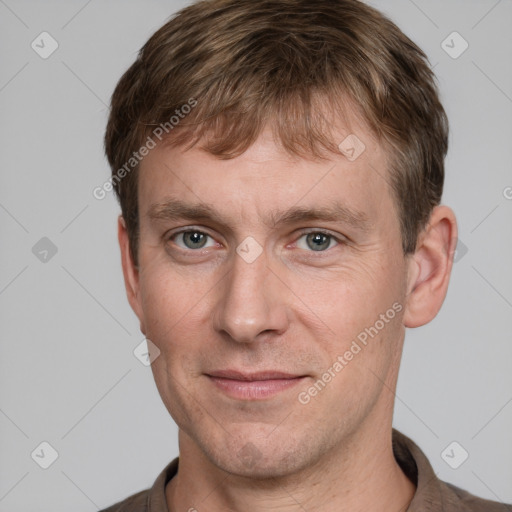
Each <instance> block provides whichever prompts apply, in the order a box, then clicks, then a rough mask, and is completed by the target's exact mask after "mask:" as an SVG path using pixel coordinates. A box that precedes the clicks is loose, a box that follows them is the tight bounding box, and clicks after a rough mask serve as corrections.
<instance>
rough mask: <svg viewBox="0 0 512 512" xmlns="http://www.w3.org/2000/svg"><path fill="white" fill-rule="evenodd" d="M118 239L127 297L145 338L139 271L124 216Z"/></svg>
mask: <svg viewBox="0 0 512 512" xmlns="http://www.w3.org/2000/svg"><path fill="white" fill-rule="evenodd" d="M117 238H118V240H119V247H120V249H121V264H122V266H123V276H124V286H125V288H126V296H127V297H128V302H129V303H130V306H131V307H132V309H133V311H134V313H135V314H136V315H137V317H138V319H139V322H140V330H141V332H142V334H144V336H145V335H146V326H145V322H144V312H143V308H142V301H141V296H140V286H139V269H138V268H137V267H136V266H135V264H134V262H133V258H132V254H131V251H130V241H129V238H128V232H127V230H126V223H125V221H124V219H123V216H122V215H119V218H118V220H117Z"/></svg>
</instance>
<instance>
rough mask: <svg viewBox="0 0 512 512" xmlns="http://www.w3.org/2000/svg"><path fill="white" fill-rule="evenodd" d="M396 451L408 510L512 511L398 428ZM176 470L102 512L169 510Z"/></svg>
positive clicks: (170, 467)
mask: <svg viewBox="0 0 512 512" xmlns="http://www.w3.org/2000/svg"><path fill="white" fill-rule="evenodd" d="M393 453H394V455H395V459H396V460H397V462H398V464H399V465H400V467H401V468H402V470H403V472H404V473H405V474H406V475H407V477H408V478H409V479H410V480H411V481H412V482H413V483H414V484H415V485H416V492H415V494H414V498H413V500H412V502H411V504H410V505H409V508H408V509H407V512H459V511H464V512H512V505H506V504H504V503H499V502H496V501H488V500H484V499H481V498H478V497H476V496H473V495H472V494H470V493H469V492H467V491H464V490H462V489H459V488H458V487H455V486H454V485H452V484H449V483H446V482H442V481H441V480H439V479H438V478H437V477H436V475H435V473H434V470H433V469H432V466H431V465H430V463H429V461H428V459H427V457H426V455H425V454H424V453H423V452H422V451H421V450H420V449H419V448H418V446H417V445H416V444H415V443H414V442H413V441H411V440H410V439H409V438H408V437H406V436H404V435H403V434H401V433H400V432H398V431H397V430H393ZM177 471H178V459H177V458H176V459H174V460H173V461H172V462H171V463H170V464H169V465H168V466H167V467H166V468H165V469H164V470H163V471H162V472H161V473H160V475H158V478H157V479H156V480H155V483H154V484H153V487H151V488H150V489H147V490H145V491H141V492H138V493H137V494H134V495H133V496H130V497H129V498H127V499H125V500H124V501H121V502H119V503H117V504H115V505H112V506H111V507H109V508H107V509H104V510H102V511H100V512H169V509H168V508H167V503H166V499H165V486H166V484H167V482H168V481H169V480H170V479H171V478H172V477H173V476H174V475H175V474H176V472H177ZM192 510H193V509H192Z"/></svg>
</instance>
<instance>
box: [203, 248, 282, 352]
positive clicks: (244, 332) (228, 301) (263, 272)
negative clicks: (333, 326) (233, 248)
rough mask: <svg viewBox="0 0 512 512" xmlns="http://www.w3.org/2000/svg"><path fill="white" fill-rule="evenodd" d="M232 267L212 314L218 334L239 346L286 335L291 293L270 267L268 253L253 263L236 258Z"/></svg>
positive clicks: (234, 256) (221, 287)
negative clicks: (289, 294) (237, 343)
mask: <svg viewBox="0 0 512 512" xmlns="http://www.w3.org/2000/svg"><path fill="white" fill-rule="evenodd" d="M231 265H232V267H231V270H230V272H229V273H228V274H227V275H226V277H225V279H224V280H223V282H222V285H221V286H220V288H219V298H218V300H217V303H216V307H215V309H214V312H213V327H214V328H215V330H216V331H217V332H220V333H223V334H225V335H227V336H229V338H230V339H232V340H234V341H236V342H239V343H250V342H254V341H257V340H260V339H262V338H263V337H265V336H268V335H276V334H282V333H284V332H285V331H286V329H287V328H288V325H289V317H288V307H287V291H288V290H287V288H286V286H285V284H284V283H283V282H282V281H281V280H280V278H279V277H278V276H277V275H276V273H275V272H274V271H272V270H271V269H270V268H269V267H268V265H267V258H266V257H265V253H262V254H261V255H260V256H259V257H258V258H257V259H256V260H255V261H253V262H251V263H248V262H247V261H245V260H244V259H243V258H242V257H240V256H239V255H238V254H235V255H233V262H232V263H231Z"/></svg>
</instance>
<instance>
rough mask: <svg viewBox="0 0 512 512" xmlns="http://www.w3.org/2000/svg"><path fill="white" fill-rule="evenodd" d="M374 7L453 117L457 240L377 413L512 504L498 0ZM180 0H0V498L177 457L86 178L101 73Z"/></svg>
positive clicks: (18, 511) (503, 54) (25, 498)
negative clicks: (443, 286) (432, 302)
mask: <svg viewBox="0 0 512 512" xmlns="http://www.w3.org/2000/svg"><path fill="white" fill-rule="evenodd" d="M373 3H374V5H376V6H377V7H379V8H380V9H382V10H384V11H385V12H387V13H388V14H389V15H390V16H391V17H392V18H393V19H394V20H395V21H396V22H397V23H398V25H399V26H400V27H401V28H402V29H403V30H404V31H405V32H406V33H407V34H408V35H409V36H410V37H412V38H413V39H414V40H415V41H416V42H417V43H418V44H419V45H420V46H421V47H422V48H424V50H425V51H426V52H427V54H428V56H429V58H430V60H431V62H432V65H434V66H435V71H436V73H437V75H438V77H439V81H440V87H441V91H442V96H443V101H444V103H445V106H446V108H447V111H448V115H449V117H450V121H451V148H450V153H449V157H448V160H447V179H446V189H445V194H444V198H443V199H444V200H443V202H444V203H445V204H448V205H450V206H452V207H453V208H454V210H455V212H456V214H457V217H458V221H459V229H460V234H459V238H460V242H461V243H460V244H459V252H458V254H457V258H458V261H457V263H456V264H455V266H454V270H453V276H452V282H451V285H450V289H449V292H448V296H447V299H446V301H445V304H444V306H443V309H442V310H441V312H440V314H439V315H438V317H437V318H436V319H435V320H434V321H433V322H432V323H431V324H429V325H427V326H425V327H422V328H419V329H415V330H409V331H408V332H407V337H406V347H405V352H404V358H403V363H402V368H401V374H400V379H399V385H398V391H397V400H396V411H395V421H394V423H395V426H396V427H397V428H399V429H400V430H402V431H403V432H404V433H406V434H407V435H409V436H410V437H412V438H413V440H415V441H416V442H417V443H418V444H419V445H420V446H421V447H422V449H423V450H424V451H425V452H426V453H427V455H428V456H429V458H430V460H431V463H432V465H433V466H434V469H435V470H436V472H437V474H438V475H439V477H440V478H442V479H445V480H449V481H451V482H453V483H455V484H456V485H460V486H462V487H465V488H467V489H469V490H470V491H472V492H473V493H476V494H478V495H481V496H483V497H487V498H491V499H499V500H504V501H508V502H512V441H511V432H512V372H511V370H510V366H511V365H510V362H511V360H512V343H511V341H512V339H511V338H512V335H511V325H512V323H511V318H512V314H511V313H512V270H511V268H512V267H511V264H510V263H511V261H512V229H511V220H512V200H511V199H510V198H511V197H512V188H507V187H512V172H511V163H512V144H511V141H512V127H511V122H510V121H511V112H512V68H511V62H512V35H511V34H512V30H511V27H512V3H511V1H510V0H501V1H496V0H478V1H476V0H475V1H462V0H460V1H456V0H450V1H447V0H443V1H426V0H415V1H414V2H413V1H412V0H396V1H381V2H377V1H375V2H373ZM184 4H185V2H181V1H177V0H174V1H168V2H166V1H163V0H152V1H145V2H143V1H126V0H123V1H121V0H109V1H100V0H92V1H89V2H87V1H69V0H68V1H64V0H59V1H46V2H41V1H35V0H34V1H28V0H0V37H1V46H0V48H1V54H2V65H1V66H0V119H1V121H0V140H1V141H2V151H1V152H0V159H1V170H0V172H1V188H0V227H1V233H2V250H1V252H0V268H1V271H0V311H1V320H2V321H1V331H2V335H1V358H0V371H1V377H0V431H1V441H0V443H1V445H0V448H1V455H0V511H1V512H7V511H8V512H29V511H30V512H34V511H47V512H50V511H51V512H64V511H69V510H74V511H77V512H80V511H83V512H89V511H94V510H97V509H98V508H101V507H104V506H106V505H108V504H111V503H113V502H114V501H117V500H119V499H121V498H124V497H126V496H127V495H129V494H132V493H134V492H136V491H138V490H140V489H143V488H146V487H148V486H150V485H151V484H152V482H153V481H154V479H155V477H156V476H157V474H158V473H159V472H160V471H161V469H162V468H163V467H164V466H165V465H166V464H167V463H168V461H169V460H170V459H172V458H174V457H175V456H176V455H177V436H176V427H175V425H174V423H173V421H172V419H171V418H170V417H169V415H168V413H167V411H166V410H165V408H164V406H163V404H162V403H161V401H160V398H159V396H158V393H157V391H156V387H155V385H154V383H153V379H152V375H151V371H150V368H148V367H145V366H144V365H143V364H141V362H140V361H139V360H138V359H137V358H136V357H135V356H134V355H133V350H134V349H135V347H137V345H139V344H140V342H141V341H142V340H143V336H142V335H141V333H140V331H139V328H138V322H137V321H136V318H135V316H134V314H133V313H132V311H131V310H130V308H129V306H128V303H127V301H126V298H125V294H124V286H123V282H122V274H121V268H120V258H119V251H118V247H117V242H116V229H115V226H116V216H117V213H118V206H117V204H116V202H115V200H114V198H113V196H112V195H111V194H109V195H108V196H107V198H105V199H104V200H102V201H99V200H96V199H95V198H94V197H93V195H92V190H93V189H94V187H96V186H98V185H101V184H102V183H103V182H104V181H105V180H106V179H107V178H108V176H109V168H108V166H107V163H106V160H105V159H104V156H103V153H102V137H103V133H104V128H105V123H106V119H107V114H108V107H107V105H108V101H109V98H110V95H111V93H112V91H113V88H114V86H115V84H116V82H117V80H118V79H119V78H120V76H121V74H122V72H123V71H124V70H125V69H126V68H127V67H128V66H129V65H130V64H131V62H132V61H133V60H134V58H135V56H136V52H137V51H138V49H139V48H140V46H141V45H142V44H143V43H144V42H145V41H146V39H147V38H148V37H149V36H150V35H151V34H152V33H153V32H154V31H155V30H156V29H157V28H158V27H160V26H161V25H162V24H163V22H164V21H165V20H166V19H167V17H168V16H169V15H171V14H172V13H173V12H174V11H176V10H177V9H178V8H180V7H181V6H183V5H184ZM43 31H47V32H49V33H50V34H51V36H52V37H53V38H54V39H55V40H56V41H57V42H58V44H59V47H58V49H57V50H56V51H55V52H54V53H53V54H52V55H51V56H50V57H49V58H47V59H42V58H41V57H40V56H39V55H38V54H37V53H36V52H35V51H34V50H33V49H32V48H31V43H32V41H33V40H35V39H36V38H37V37H38V36H39V34H40V33H41V32H43ZM453 31H457V32H458V33H460V34H461V36H462V37H463V38H464V39H465V40H466V41H467V42H468V43H469V48H468V49H467V51H465V52H464V53H463V54H462V55H460V56H459V57H458V58H456V59H454V58H452V57H451V56H449V55H448V54H447V53H446V52H445V50H444V49H443V48H442V46H441V43H442V41H443V40H445V39H446V37H447V36H448V35H449V34H451V33H452V32H453ZM37 40H38V39H36V42H37ZM452 40H453V38H452V39H448V43H445V44H449V45H450V46H453V48H452V49H451V51H452V53H453V52H454V51H457V50H460V49H461V48H462V46H461V45H462V41H461V40H460V39H454V40H453V42H452ZM46 48H48V44H46ZM43 237H47V238H48V239H50V240H51V242H52V243H53V244H54V245H55V247H56V249H57V252H56V254H54V255H52V252H51V248H49V246H48V242H47V241H43V242H39V241H40V239H41V238H43ZM38 242H39V245H36V244H37V243H38ZM45 244H46V245H45ZM34 246H36V249H34V251H33V247H34ZM45 248H46V250H50V252H48V254H47V255H46V261H41V258H43V259H44V252H42V251H44V250H45ZM34 252H35V254H34ZM43 441H46V442H48V443H50V445H52V446H53V447H54V449H55V450H56V451H57V452H58V454H59V456H58V458H57V460H56V461H55V462H54V463H53V464H52V465H51V466H50V467H49V468H48V469H42V468H41V467H39V465H38V464H37V463H36V461H35V460H38V461H39V462H41V461H42V459H43V458H44V457H48V456H49V451H48V450H46V452H44V450H43V452H41V451H40V449H39V451H37V450H36V453H39V456H40V457H39V459H38V458H37V456H34V459H35V460H34V459H33V458H32V457H31V453H32V452H33V451H34V450H35V449H36V448H37V447H38V446H39V445H40V443H41V442H43ZM453 441H457V442H458V443H459V444H460V446H462V447H463V448H464V449H465V450H466V451H467V452H468V453H469V458H468V459H467V460H466V461H465V462H464V463H463V464H462V465H460V467H458V469H452V468H451V467H450V466H449V465H448V464H447V462H445V460H444V459H443V458H442V456H441V453H442V452H443V450H444V449H445V448H446V447H447V446H448V445H449V444H450V443H452V442H453ZM42 453H44V456H43V455H42ZM449 453H451V455H452V462H453V460H455V461H456V460H457V458H459V459H460V457H461V453H462V452H461V451H460V448H458V447H457V448H456V450H455V451H454V452H450V451H449Z"/></svg>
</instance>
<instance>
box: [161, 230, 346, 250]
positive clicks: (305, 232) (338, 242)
mask: <svg viewBox="0 0 512 512" xmlns="http://www.w3.org/2000/svg"><path fill="white" fill-rule="evenodd" d="M191 231H192V232H197V233H201V234H203V235H206V236H207V237H209V238H211V239H212V240H215V238H214V237H213V236H212V235H210V234H209V233H207V232H206V231H203V230H201V229H195V228H194V227H193V226H192V227H187V228H184V229H182V230H180V231H177V232H175V233H172V234H171V235H169V236H167V237H166V239H167V240H168V241H174V240H173V239H174V238H175V237H177V236H179V235H182V234H184V233H189V232H191ZM310 234H320V235H324V236H328V237H330V238H331V239H332V240H334V241H335V242H336V245H335V246H334V247H330V248H329V249H326V250H324V251H314V250H309V251H307V250H306V249H303V250H305V251H307V252H311V253H317V254H318V253H324V254H325V253H326V252H328V251H330V250H332V249H334V248H335V247H337V246H338V245H343V244H346V243H347V240H345V239H342V238H340V237H338V236H336V235H334V234H333V233H331V232H329V231H326V230H323V229H304V230H300V231H299V235H298V237H297V238H296V239H295V241H294V243H295V244H296V243H297V242H298V241H299V240H300V239H301V238H302V237H304V236H307V235H310ZM174 243H176V242H174ZM217 243H218V242H217ZM178 248H179V249H180V250H183V251H186V252H200V251H201V249H202V248H201V249H184V248H183V247H179V246H178ZM208 248H209V247H206V248H204V249H208Z"/></svg>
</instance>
